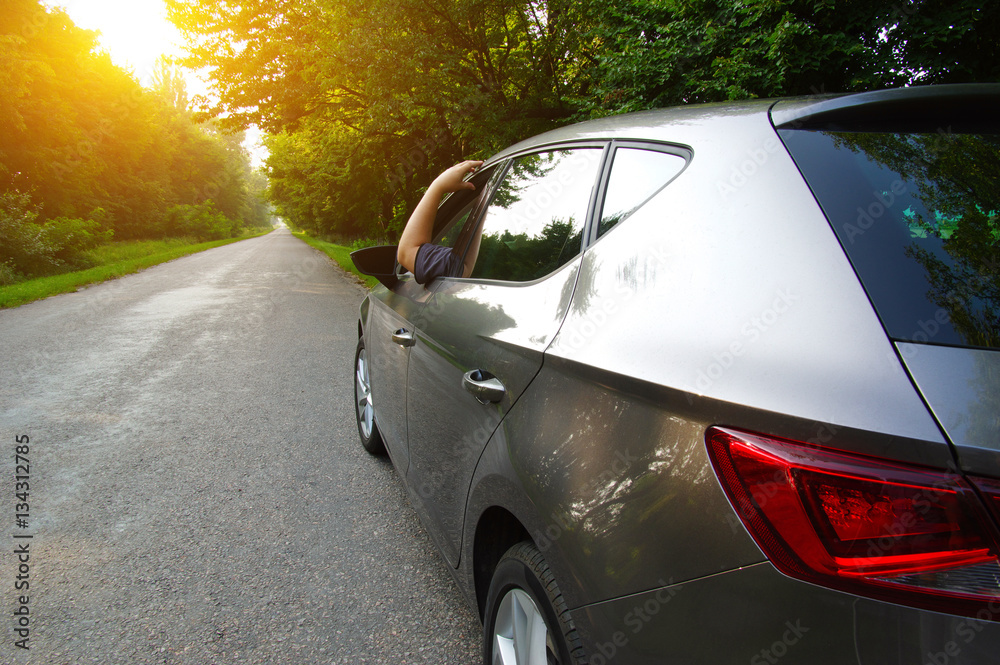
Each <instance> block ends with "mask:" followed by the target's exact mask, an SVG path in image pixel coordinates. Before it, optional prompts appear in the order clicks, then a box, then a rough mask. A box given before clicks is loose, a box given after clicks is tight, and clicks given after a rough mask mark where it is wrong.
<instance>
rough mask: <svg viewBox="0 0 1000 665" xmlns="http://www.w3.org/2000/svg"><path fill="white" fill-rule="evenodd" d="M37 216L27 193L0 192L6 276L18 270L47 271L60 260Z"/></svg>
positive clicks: (0, 247) (0, 251) (1, 260)
mask: <svg viewBox="0 0 1000 665" xmlns="http://www.w3.org/2000/svg"><path fill="white" fill-rule="evenodd" d="M37 218H38V207H37V206H35V205H34V204H33V203H32V202H31V197H30V196H29V195H28V194H22V193H21V192H4V193H3V194H0V264H3V265H6V266H7V270H6V273H5V274H7V276H8V278H9V277H10V275H12V274H16V273H17V272H23V273H27V274H28V275H35V274H46V273H49V272H52V271H53V270H54V269H55V268H57V267H59V266H60V265H61V264H62V261H61V260H59V259H58V258H56V256H55V248H54V247H53V246H52V245H50V244H48V242H47V238H46V233H45V231H44V229H43V228H42V226H41V225H40V224H37V223H36V222H35V220H36V219H37Z"/></svg>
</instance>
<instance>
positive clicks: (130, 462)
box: [0, 231, 481, 665]
mask: <svg viewBox="0 0 1000 665" xmlns="http://www.w3.org/2000/svg"><path fill="white" fill-rule="evenodd" d="M363 297H364V291H363V289H362V287H360V286H358V285H357V284H355V283H354V282H353V281H352V279H351V278H350V277H348V276H347V275H345V274H344V273H343V272H342V271H341V270H340V269H339V268H337V267H336V266H334V265H333V264H332V263H331V262H330V261H329V260H328V259H327V258H326V257H325V256H323V255H322V254H320V253H318V252H316V251H315V250H313V249H311V248H310V247H308V246H307V245H305V244H304V243H302V242H301V241H299V240H298V239H296V238H294V237H293V236H291V235H290V234H289V233H288V232H287V231H277V232H275V233H272V234H269V235H267V236H263V237H261V238H256V239H252V240H246V241H243V242H239V243H235V244H232V245H228V246H226V247H220V248H217V249H213V250H210V251H207V252H203V253H201V254H196V255H193V256H190V257H187V258H184V259H179V260H176V261H173V262H171V263H167V264H163V265H160V266H157V267H154V268H151V269H149V270H146V271H144V272H142V273H139V274H137V275H132V276H129V277H126V278H123V279H120V280H116V281H113V282H108V283H105V284H102V285H98V286H94V287H91V288H88V289H85V290H82V291H79V292H77V293H73V294H67V295H63V296H57V297H55V298H50V299H48V300H44V301H40V302H36V303H32V304H30V305H25V306H23V307H20V308H17V309H14V310H5V311H0V434H2V446H0V473H2V475H0V478H2V480H0V483H2V484H0V524H2V525H3V528H2V529H0V534H2V535H0V538H2V539H3V542H4V545H3V552H4V554H3V556H2V560H0V564H2V565H0V598H2V599H3V602H2V607H3V608H4V610H3V612H2V614H0V617H2V618H0V639H2V640H3V643H2V644H0V662H5V663H6V662H11V663H39V664H46V665H48V664H60V663H102V664H106V663H108V664H109V663H198V664H199V665H203V664H207V663H240V664H241V665H244V664H248V663H275V664H280V663H296V664H298V663H318V664H327V663H338V664H340V663H344V664H346V663H351V664H355V663H393V664H397V663H435V664H449V663H473V662H477V661H478V660H479V639H480V638H479V632H480V630H481V628H480V625H479V622H478V619H477V618H476V617H475V615H474V614H473V613H472V611H471V610H470V609H469V608H468V605H467V604H466V603H465V601H464V599H463V597H462V596H461V594H460V593H459V591H458V588H457V586H456V585H455V584H454V583H453V581H452V580H451V578H450V577H449V575H448V572H447V570H446V567H445V565H446V564H445V563H444V562H443V560H442V559H441V558H440V557H439V556H438V554H437V551H436V550H435V549H434V547H433V545H432V544H431V541H430V539H429V537H428V536H427V535H426V533H425V531H424V529H423V527H422V526H421V525H420V522H419V520H418V519H417V517H416V514H415V513H414V511H413V509H412V508H411V507H410V504H409V502H408V500H407V498H406V494H405V492H404V490H403V489H402V486H401V484H400V481H399V479H398V477H397V476H396V473H395V471H394V470H393V468H392V466H391V464H390V463H389V462H388V461H386V460H384V459H377V458H372V457H369V456H368V455H367V454H366V453H365V452H364V451H363V450H362V448H361V445H360V443H359V442H358V440H357V429H356V426H355V422H354V411H353V402H352V400H353V392H352V390H353V384H352V381H353V375H352V363H353V354H354V348H355V344H356V341H357V332H356V330H357V324H356V320H357V307H358V305H359V303H360V302H361V300H362V298H363ZM24 436H27V437H29V440H28V443H27V444H26V445H27V449H25V448H21V449H20V450H21V452H26V453H27V454H26V455H24V456H23V457H26V458H27V461H28V463H29V465H28V468H24V465H23V464H22V466H21V468H17V467H16V462H18V460H16V459H15V455H16V454H17V447H18V445H19V444H18V443H17V442H16V440H15V439H16V437H24ZM21 440H22V442H23V441H24V439H23V438H22V439H21ZM20 445H25V444H23V443H22V444H20ZM23 461H24V460H21V462H23ZM17 473H19V474H20V475H22V476H27V477H28V478H27V480H26V482H28V484H29V487H28V495H27V496H24V495H22V496H21V497H20V499H19V498H17V497H16V493H17V489H19V488H16V487H15V485H14V483H15V477H14V476H15V474H17ZM20 489H22V490H23V489H24V488H23V486H22V487H21V488H20ZM21 499H28V500H27V502H26V503H27V506H24V505H22V506H17V504H18V503H25V502H23V501H21ZM18 512H22V513H26V514H27V517H26V518H25V517H22V518H21V519H24V522H23V523H22V525H21V526H18V525H17V522H16V520H17V513H18ZM15 536H20V537H15ZM27 536H30V538H28V537H27ZM25 550H27V552H26V553H25ZM25 583H26V584H27V585H28V588H27V589H26V590H25V589H24V588H23V586H22V585H23V584H25ZM19 587H21V588H20V590H18V589H19ZM22 596H24V598H22ZM25 601H26V602H25ZM25 608H26V609H25ZM25 624H26V627H25ZM18 630H21V631H22V632H21V633H18ZM25 634H27V635H28V640H29V641H28V642H27V645H28V646H29V647H30V649H29V650H27V651H26V650H24V649H21V648H18V647H17V646H16V644H17V642H18V641H20V640H22V639H23V638H24V635H25Z"/></svg>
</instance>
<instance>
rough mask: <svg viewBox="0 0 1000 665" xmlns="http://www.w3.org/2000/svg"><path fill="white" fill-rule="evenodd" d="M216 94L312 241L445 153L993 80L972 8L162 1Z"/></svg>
mask: <svg viewBox="0 0 1000 665" xmlns="http://www.w3.org/2000/svg"><path fill="white" fill-rule="evenodd" d="M167 5H168V10H169V14H170V17H171V18H172V20H173V21H174V22H175V23H176V24H177V25H178V27H179V28H180V29H181V30H182V31H183V32H184V34H185V35H186V36H187V38H188V41H189V53H190V55H189V57H187V58H185V59H184V60H183V63H184V64H185V65H187V66H190V67H207V68H208V70H209V72H210V76H211V79H212V81H213V86H214V91H215V93H216V94H217V95H218V101H217V102H213V103H210V104H205V103H203V104H202V111H201V112H202V113H204V114H206V115H209V116H212V117H218V118H219V119H220V122H222V123H224V125H225V126H229V127H237V128H245V127H247V126H248V125H249V124H256V125H257V126H259V127H261V128H262V129H264V130H266V131H268V132H270V133H271V134H272V138H271V139H269V142H268V146H269V148H270V150H271V158H270V160H269V161H268V170H269V175H270V176H271V178H272V180H273V181H274V182H273V183H272V187H271V190H270V195H271V196H272V198H273V200H274V201H275V203H276V204H277V205H278V207H279V209H280V210H281V211H282V214H284V215H286V216H287V217H288V218H289V219H290V220H291V221H292V222H293V223H295V224H298V225H300V226H302V227H303V228H309V229H311V230H314V231H316V232H319V233H334V234H341V235H345V236H356V235H369V236H389V237H390V238H391V237H392V236H394V235H395V234H396V233H398V231H399V229H400V228H401V225H402V223H403V221H404V220H405V219H406V218H407V216H408V214H409V211H410V210H411V209H412V207H413V206H414V205H415V203H416V201H417V200H418V199H419V195H420V192H419V191H418V190H419V188H420V187H421V186H423V185H424V184H426V183H427V182H429V181H430V179H431V178H432V177H433V176H434V175H435V174H437V173H438V172H440V171H441V170H442V169H443V168H445V167H446V166H448V165H450V164H452V163H454V162H455V161H457V160H458V159H460V158H463V157H476V156H480V157H481V156H485V155H488V154H490V153H492V152H494V151H495V150H497V149H499V148H501V147H503V146H506V145H508V144H510V143H512V142H513V141H516V140H518V139H522V138H526V137H527V136H530V135H532V134H535V133H538V132H540V131H542V130H545V129H549V128H552V127H554V126H557V125H559V124H562V123H566V122H570V121H572V120H577V119H583V118H587V117H594V116H601V115H609V114H614V113H621V112H625V111H631V110H638V109H646V108H652V107H655V106H664V105H672V104H681V103H688V102H701V101H719V100H727V99H742V98H748V97H770V96H779V95H798V94H809V93H813V92H835V91H837V92H839V91H858V90H870V89H875V88H882V87H888V86H897V85H907V84H916V83H930V82H946V81H949V82H951V81H982V80H996V78H997V76H998V74H1000V59H998V58H997V57H996V56H997V55H998V54H997V52H996V50H997V48H998V47H997V46H996V44H997V43H1000V34H998V33H1000V21H998V17H1000V6H993V5H991V6H989V7H987V6H982V7H980V6H978V5H977V4H976V3H974V2H972V1H971V0H957V1H956V2H944V0H900V2H898V3H896V4H892V5H887V4H886V3H884V2H877V1H876V0H841V1H840V2H835V1H834V0H746V1H744V2H729V1H723V0H621V1H618V2H613V3H608V2H604V1H603V0H575V1H570V0H371V1H370V2H367V3H348V2H343V1H342V0H268V1H267V2H265V1H264V0H244V1H243V2H240V3H230V2H225V1H223V0H167Z"/></svg>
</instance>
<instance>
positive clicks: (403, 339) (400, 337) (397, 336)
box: [392, 328, 417, 346]
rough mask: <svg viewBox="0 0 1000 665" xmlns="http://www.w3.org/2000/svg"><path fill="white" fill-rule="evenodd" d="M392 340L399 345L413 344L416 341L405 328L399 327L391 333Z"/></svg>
mask: <svg viewBox="0 0 1000 665" xmlns="http://www.w3.org/2000/svg"><path fill="white" fill-rule="evenodd" d="M392 341H394V342H395V343H396V344H399V345H400V346H413V345H414V344H416V343H417V340H416V338H415V337H414V336H413V333H412V332H410V331H409V330H407V329H406V328H400V329H399V330H397V331H396V332H394V333H392Z"/></svg>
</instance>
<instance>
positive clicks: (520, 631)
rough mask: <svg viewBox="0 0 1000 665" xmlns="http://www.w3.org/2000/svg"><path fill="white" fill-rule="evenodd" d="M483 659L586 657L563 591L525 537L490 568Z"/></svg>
mask: <svg viewBox="0 0 1000 665" xmlns="http://www.w3.org/2000/svg"><path fill="white" fill-rule="evenodd" d="M483 655H484V662H485V663H486V665H556V664H558V665H572V664H575V663H582V662H586V660H585V659H584V658H583V647H582V646H581V645H580V638H579V636H578V635H577V632H576V628H575V627H574V625H573V620H572V618H570V615H569V610H567V609H566V603H565V602H564V601H563V597H562V593H560V591H559V587H558V585H557V584H556V580H555V578H554V577H553V576H552V571H550V570H549V566H548V564H547V563H546V562H545V559H544V558H543V557H542V554H541V552H539V551H538V549H537V548H536V547H535V546H534V545H533V544H532V543H529V542H523V543H518V544H517V545H515V546H514V547H512V548H510V549H509V550H507V553H506V554H504V555H503V558H501V559H500V563H499V564H498V565H497V567H496V571H494V573H493V580H492V582H491V583H490V589H489V593H488V594H487V597H486V616H485V620H484V622H483Z"/></svg>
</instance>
